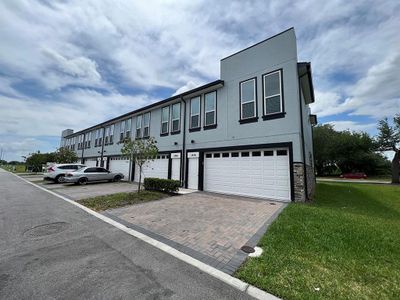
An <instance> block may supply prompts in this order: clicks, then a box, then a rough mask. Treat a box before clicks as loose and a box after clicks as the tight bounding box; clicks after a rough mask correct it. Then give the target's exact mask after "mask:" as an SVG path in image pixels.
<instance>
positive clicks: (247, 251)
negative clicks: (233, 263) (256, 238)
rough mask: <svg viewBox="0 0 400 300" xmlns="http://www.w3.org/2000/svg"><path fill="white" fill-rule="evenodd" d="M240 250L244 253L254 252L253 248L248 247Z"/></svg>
mask: <svg viewBox="0 0 400 300" xmlns="http://www.w3.org/2000/svg"><path fill="white" fill-rule="evenodd" d="M240 250H242V251H243V252H245V253H253V252H254V251H255V250H254V248H253V247H250V246H246V245H245V246H243V247H242V248H240Z"/></svg>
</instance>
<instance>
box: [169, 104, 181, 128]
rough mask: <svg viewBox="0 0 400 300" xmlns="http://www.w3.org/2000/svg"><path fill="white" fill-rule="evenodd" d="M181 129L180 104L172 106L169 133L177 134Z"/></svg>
mask: <svg viewBox="0 0 400 300" xmlns="http://www.w3.org/2000/svg"><path fill="white" fill-rule="evenodd" d="M180 129H181V104H180V103H175V104H174V105H172V128H171V132H179V131H180Z"/></svg>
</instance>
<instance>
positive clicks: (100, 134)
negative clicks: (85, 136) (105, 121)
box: [99, 128, 104, 147]
mask: <svg viewBox="0 0 400 300" xmlns="http://www.w3.org/2000/svg"><path fill="white" fill-rule="evenodd" d="M103 130H104V129H103V128H100V129H99V147H100V146H101V145H102V144H103Z"/></svg>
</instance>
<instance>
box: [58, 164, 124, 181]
mask: <svg viewBox="0 0 400 300" xmlns="http://www.w3.org/2000/svg"><path fill="white" fill-rule="evenodd" d="M123 178H124V175H123V174H121V173H112V172H110V171H108V170H107V169H104V168H99V167H84V168H81V169H79V170H76V171H73V172H69V173H67V174H66V175H65V178H64V183H76V184H81V185H83V184H86V183H88V182H92V181H120V180H121V179H123Z"/></svg>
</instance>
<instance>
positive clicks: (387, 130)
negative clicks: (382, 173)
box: [376, 114, 400, 183]
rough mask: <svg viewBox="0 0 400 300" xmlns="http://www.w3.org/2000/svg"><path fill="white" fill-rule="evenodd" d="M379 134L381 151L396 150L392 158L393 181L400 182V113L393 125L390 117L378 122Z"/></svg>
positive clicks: (378, 140)
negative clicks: (390, 122) (389, 119)
mask: <svg viewBox="0 0 400 300" xmlns="http://www.w3.org/2000/svg"><path fill="white" fill-rule="evenodd" d="M378 130H379V134H378V136H377V138H376V142H377V144H378V149H379V150H380V151H382V152H383V151H394V157H393V160H392V183H399V172H400V146H399V144H400V114H396V115H395V116H394V118H393V126H391V125H389V122H388V119H387V118H385V119H383V120H380V121H379V123H378Z"/></svg>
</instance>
